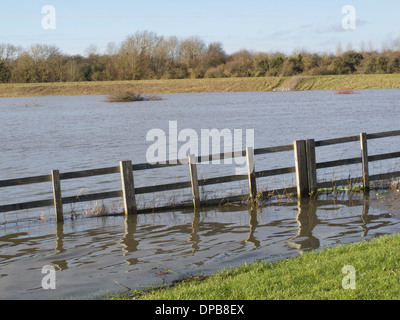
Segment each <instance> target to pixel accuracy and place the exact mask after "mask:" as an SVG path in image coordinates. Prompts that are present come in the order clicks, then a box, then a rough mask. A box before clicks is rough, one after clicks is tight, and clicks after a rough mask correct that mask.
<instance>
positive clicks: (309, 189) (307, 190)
mask: <svg viewBox="0 0 400 320" xmlns="http://www.w3.org/2000/svg"><path fill="white" fill-rule="evenodd" d="M393 136H400V130H398V131H389V132H380V133H373V134H366V133H361V134H360V135H356V136H349V137H343V138H334V139H328V140H321V141H315V140H314V139H307V140H295V141H294V142H293V144H290V145H283V146H276V147H268V148H258V149H253V148H250V147H248V148H246V150H243V151H240V152H235V153H233V154H232V153H222V154H217V155H209V156H208V157H206V159H205V158H204V156H199V157H196V156H194V155H189V157H188V159H180V160H178V161H177V160H174V161H170V162H167V163H165V164H148V163H142V164H132V161H120V163H119V166H115V167H108V168H100V169H91V170H83V171H75V172H64V173H60V172H59V170H52V171H51V174H49V175H42V176H36V177H26V178H19V179H9V180H2V181H0V190H1V188H6V187H13V186H22V185H29V184H38V183H43V182H51V183H52V186H53V199H45V200H37V201H30V202H23V203H14V204H6V205H1V206H0V213H3V212H11V211H20V210H26V209H35V208H42V207H52V206H54V210H55V215H56V218H57V221H63V219H64V213H63V206H64V205H66V204H70V203H79V202H88V201H96V200H104V199H111V198H122V199H123V204H124V211H125V214H126V215H130V214H136V213H138V212H140V211H141V210H140V209H138V208H137V203H136V196H137V195H139V194H146V193H157V192H163V191H169V190H179V189H185V188H191V190H192V202H191V203H181V204H175V205H169V206H165V207H162V208H157V209H158V210H160V209H168V208H176V207H185V206H186V207H187V206H188V205H190V206H193V207H194V208H200V207H201V206H206V205H218V204H222V203H225V202H228V201H231V202H234V201H251V202H254V201H256V200H257V199H258V198H259V197H260V196H262V194H261V193H260V192H258V191H259V190H258V188H257V179H259V178H264V177H272V176H279V175H284V174H288V173H295V175H296V186H294V187H285V188H281V189H275V190H262V192H263V194H264V193H265V192H266V191H268V192H269V193H270V192H273V193H274V194H281V193H284V192H285V193H293V194H296V195H297V196H298V197H299V198H301V197H308V196H309V195H310V194H313V195H315V194H317V193H318V190H319V189H321V188H334V187H336V186H341V185H342V186H343V185H348V184H349V180H348V179H339V180H331V181H324V182H318V180H317V175H318V170H320V169H325V168H332V167H338V166H343V165H351V164H361V166H362V173H360V174H361V175H360V177H358V178H354V179H355V180H356V179H359V180H360V181H362V188H363V189H364V191H368V189H369V188H370V181H374V180H385V179H389V178H395V177H400V171H395V172H387V173H380V174H375V175H370V174H369V163H371V162H374V161H380V160H387V159H393V158H400V152H391V153H384V154H377V155H368V145H367V142H368V140H372V139H381V138H386V137H393ZM356 141H360V148H359V151H360V156H359V157H354V158H348V159H341V160H333V161H324V162H318V163H317V161H316V149H317V148H320V147H324V146H330V145H336V144H345V143H349V142H356ZM284 151H293V155H294V166H290V167H283V168H277V169H271V170H262V171H257V170H256V166H255V164H256V163H255V156H257V155H262V154H272V153H280V152H284ZM243 156H245V157H246V160H247V174H242V175H230V176H221V177H213V178H208V179H198V174H197V165H198V164H199V163H202V162H206V161H213V160H216V159H220V160H222V159H228V158H235V157H243ZM171 166H185V167H186V170H188V171H189V173H190V181H184V182H176V183H168V184H160V185H155V186H144V187H135V182H134V180H135V179H134V178H135V176H136V175H138V174H140V171H143V170H151V169H155V168H164V167H171ZM187 166H188V167H189V168H187ZM115 173H118V174H120V175H121V185H122V189H121V190H116V191H107V192H99V193H91V194H83V195H79V196H70V197H63V196H62V188H61V181H63V180H70V179H82V178H87V177H94V176H101V175H109V174H115ZM240 180H248V185H249V189H248V191H249V192H248V194H247V193H246V194H245V195H243V194H242V195H237V196H229V197H224V198H214V199H207V200H201V194H200V191H199V188H200V187H203V186H207V185H213V184H221V183H227V182H233V181H240ZM154 209H155V208H153V210H154Z"/></svg>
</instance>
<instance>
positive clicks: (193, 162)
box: [189, 154, 200, 209]
mask: <svg viewBox="0 0 400 320" xmlns="http://www.w3.org/2000/svg"><path fill="white" fill-rule="evenodd" d="M189 171H190V182H191V184H192V196H193V206H194V208H195V209H199V208H200V192H199V180H198V177H197V158H196V156H195V155H194V154H189Z"/></svg>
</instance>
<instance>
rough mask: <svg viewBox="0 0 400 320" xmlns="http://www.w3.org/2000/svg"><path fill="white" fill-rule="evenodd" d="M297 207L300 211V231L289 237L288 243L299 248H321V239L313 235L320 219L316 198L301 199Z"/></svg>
mask: <svg viewBox="0 0 400 320" xmlns="http://www.w3.org/2000/svg"><path fill="white" fill-rule="evenodd" d="M297 209H298V211H299V213H298V215H297V216H296V221H297V224H298V233H297V235H296V236H294V237H292V238H290V239H289V240H290V241H289V242H288V244H291V245H294V246H295V247H296V248H297V249H317V248H319V246H320V242H319V239H317V238H316V237H314V236H313V230H314V228H315V226H316V225H317V221H318V219H317V203H316V200H309V199H299V200H298V202H297Z"/></svg>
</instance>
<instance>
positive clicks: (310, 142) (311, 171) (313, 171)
mask: <svg viewBox="0 0 400 320" xmlns="http://www.w3.org/2000/svg"><path fill="white" fill-rule="evenodd" d="M306 157H307V175H308V188H309V192H310V193H311V194H312V195H316V193H317V190H318V189H317V164H316V161H315V141H314V139H307V140H306Z"/></svg>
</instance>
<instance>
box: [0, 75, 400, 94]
mask: <svg viewBox="0 0 400 320" xmlns="http://www.w3.org/2000/svg"><path fill="white" fill-rule="evenodd" d="M347 88H349V89H393V88H400V74H371V75H367V74H356V75H327V76H303V75H299V76H294V77H257V78H211V79H209V78H208V79H182V80H132V81H101V82H60V83H28V84H25V83H18V84H0V97H29V96H62V95H108V94H114V93H116V92H123V91H129V92H134V93H141V94H147V93H149V94H156V93H185V92H246V91H294V90H338V89H347Z"/></svg>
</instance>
